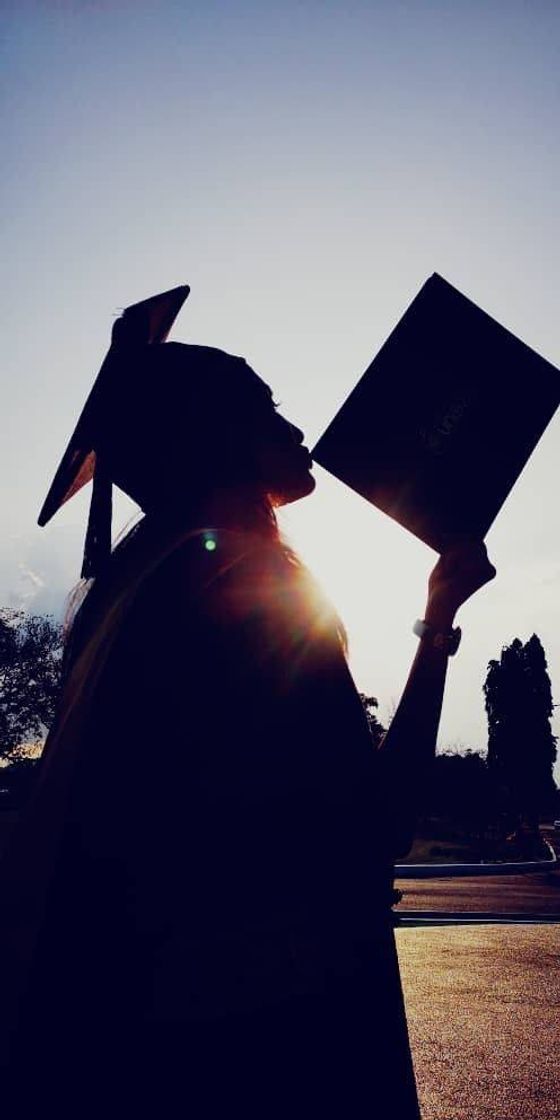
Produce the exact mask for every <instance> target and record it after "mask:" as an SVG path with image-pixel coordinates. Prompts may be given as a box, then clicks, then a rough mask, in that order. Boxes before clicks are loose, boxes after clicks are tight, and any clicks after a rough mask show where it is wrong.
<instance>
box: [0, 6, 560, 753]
mask: <svg viewBox="0 0 560 1120" xmlns="http://www.w3.org/2000/svg"><path fill="white" fill-rule="evenodd" d="M2 8H3V12H4V20H3V22H4V27H5V31H4V35H5V39H4V48H3V53H4V59H3V71H4V86H3V98H2V100H3V117H4V130H3V132H4V137H3V150H2V154H3V165H4V177H3V180H4V182H3V206H2V217H3V224H4V237H3V242H4V254H3V259H4V264H5V267H4V269H3V290H2V307H3V310H4V313H5V326H4V332H3V333H4V339H5V344H4V345H5V355H4V362H3V366H2V374H1V376H2V416H3V425H2V437H3V440H2V471H1V476H0V478H1V502H2V516H3V522H4V526H5V536H4V546H3V549H2V557H1V559H0V602H3V603H8V602H19V601H25V602H26V603H27V604H28V605H31V606H33V608H34V609H46V608H49V609H56V608H57V606H60V604H61V602H62V597H63V593H64V591H65V590H66V589H67V587H68V586H69V584H71V583H72V581H73V580H74V579H75V578H76V576H77V573H78V568H79V561H80V549H81V544H82V540H83V526H84V523H85V517H86V510H87V500H86V499H85V498H82V497H81V498H80V499H76V500H75V501H74V502H73V503H71V504H70V505H69V506H68V507H67V508H66V509H65V510H64V512H63V513H62V514H61V515H60V516H59V518H58V519H57V521H56V522H55V523H54V524H53V525H52V527H49V529H47V530H43V531H41V530H39V529H36V528H35V527H34V526H35V520H36V516H37V513H38V510H39V507H40V505H41V503H42V500H43V497H44V495H45V492H46V488H47V485H48V483H49V481H50V477H51V475H52V473H53V470H54V468H55V466H56V464H57V462H58V459H59V456H60V453H61V452H62V450H63V447H64V445H65V442H66V439H67V436H68V435H69V432H70V430H71V428H72V426H73V423H74V421H75V418H76V415H77V413H78V411H79V409H80V407H81V405H82V402H83V400H84V398H85V395H86V393H87V391H88V389H89V387H90V384H91V381H92V378H93V376H94V374H95V372H96V370H97V367H98V365H99V362H100V360H101V357H102V355H103V353H104V351H105V349H106V345H107V341H108V336H109V331H110V326H111V322H112V319H113V317H114V315H115V313H117V311H118V309H119V308H120V307H122V306H124V305H126V304H128V303H131V302H133V301H135V300H137V299H140V298H142V297H144V296H147V295H150V294H152V293H153V292H156V291H158V290H162V289H164V288H168V287H171V286H173V285H175V284H178V283H182V282H187V283H189V284H191V286H192V295H191V298H190V299H189V301H188V303H187V305H186V306H185V309H184V311H183V313H182V315H181V318H180V320H179V322H178V324H177V328H176V331H175V336H174V337H176V338H179V339H183V340H185V341H196V342H204V343H209V344H214V345H218V346H221V347H223V348H224V349H227V350H231V351H232V352H234V353H239V354H243V355H244V356H245V357H246V358H247V359H248V360H249V361H250V362H251V363H252V364H253V365H254V366H255V368H256V369H257V370H259V371H260V372H261V373H262V374H263V375H264V376H265V377H266V379H267V380H268V381H269V383H270V384H271V385H272V386H273V388H274V391H275V393H276V396H277V398H279V399H280V400H281V401H282V404H283V411H284V412H285V413H286V414H287V415H289V416H290V417H292V418H294V419H295V420H297V421H298V423H299V424H300V425H301V426H302V427H303V428H304V429H305V430H306V433H307V436H308V443H309V444H310V445H312V444H313V442H314V441H315V439H316V438H317V436H318V435H319V434H320V433H321V431H322V430H323V429H324V427H325V426H326V423H327V422H328V421H329V420H330V419H331V417H332V415H333V414H334V412H335V410H336V408H337V407H338V405H339V404H340V403H341V401H342V399H343V398H344V397H345V395H346V394H347V392H348V391H349V389H350V388H351V387H352V386H353V384H354V383H355V381H356V380H357V378H358V376H359V375H360V374H361V373H362V372H363V370H364V368H365V367H366V366H367V365H368V364H369V362H370V360H371V358H372V356H373V355H374V353H375V352H376V351H377V350H378V348H379V346H380V345H381V343H382V342H383V341H384V339H385V338H386V336H387V335H388V333H389V332H390V330H391V329H392V327H393V326H394V325H395V323H396V321H397V320H398V318H399V317H400V315H401V314H402V312H403V311H404V309H405V307H406V306H407V304H408V303H409V302H410V300H411V299H412V297H413V296H414V294H415V293H416V291H417V290H418V288H419V287H420V285H421V284H422V283H423V282H424V280H425V279H426V277H427V276H428V275H429V274H430V273H432V272H433V271H434V270H437V271H438V272H440V273H442V275H444V276H445V277H446V278H447V279H448V280H450V281H451V282H452V283H453V284H455V285H456V286H457V287H458V288H460V289H461V290H462V291H464V292H465V294H467V295H469V296H470V297H471V298H473V299H474V300H475V301H476V302H477V303H479V304H480V305H481V306H482V307H484V308H485V310H487V311H489V312H490V313H491V314H492V315H494V316H495V317H496V318H497V319H499V320H500V321H501V322H503V323H504V324H505V325H506V326H507V327H509V328H510V329H511V330H513V331H514V332H515V333H516V334H518V335H519V336H520V337H521V338H523V339H524V340H525V341H526V342H528V343H529V344H530V345H532V346H534V347H535V349H537V350H538V351H539V352H540V353H542V354H543V355H544V356H545V357H547V358H549V359H550V360H551V361H553V362H554V363H556V364H558V363H560V325H559V295H560V283H559V266H558V259H559V248H560V244H559V242H560V237H559V233H560V230H559V201H558V198H559V180H560V156H559V147H558V136H559V128H558V126H559V112H558V108H559V75H560V57H559V56H560V49H559V48H560V4H559V3H558V2H557V0H532V2H529V0H527V2H520V0H484V2H478V0H468V2H462V0H447V2H431V3H429V2H424V0H409V2H404V0H401V2H399V0H396V2H395V0H393V2H392V3H389V2H375V0H374V2H371V0H370V2H367V3H366V2H363V3H360V2H351V0H350V2H345V3H343V4H342V3H329V2H324V3H318V2H315V3H311V2H309V3H305V2H301V3H295V2H290V0H284V3H282V4H279V3H278V4H274V5H273V4H268V3H266V0H264V2H261V3H258V4H257V3H236V2H235V0H230V2H229V3H215V2H212V0H206V2H204V3H188V2H182V3H180V2H177V3H173V2H169V0H167V2H166V0H163V2H160V3H157V4H156V3H153V4H145V3H143V2H142V0H140V2H138V0H135V2H133V0H131V2H130V3H119V2H118V0H107V2H105V3H101V2H100V3H95V2H90V3H86V2H84V3H70V2H63V0H59V2H56V3H55V2H51V3H48V2H43V3H27V2H26V0H17V2H12V3H4V4H3V5H2ZM527 391H528V392H530V386H528V387H527ZM379 422H380V423H382V422H383V418H382V417H379ZM559 436H560V416H558V415H557V416H556V418H555V419H554V421H553V422H552V424H551V425H550V427H549V429H548V431H547V432H546V434H545V436H544V438H543V440H542V441H541V443H540V444H539V447H538V448H537V451H536V452H535V454H534V456H533V458H532V459H531V461H530V463H529V465H528V467H527V468H526V471H525V472H524V474H523V476H522V478H521V480H520V481H519V483H518V484H517V486H516V488H515V489H514V491H513V492H512V495H511V496H510V498H509V500H508V502H507V505H506V507H505V508H504V510H503V512H502V514H501V515H500V517H499V519H498V521H497V523H496V525H495V527H494V528H493V529H492V530H491V532H490V534H489V538H488V547H489V551H490V553H491V555H492V557H493V559H494V561H495V563H496V565H497V567H498V569H499V576H498V580H497V581H495V582H494V583H493V584H492V585H491V586H489V587H488V588H486V589H485V590H484V591H483V592H482V593H481V594H480V595H479V596H478V597H477V599H476V600H473V602H472V603H471V604H468V605H467V606H466V607H465V608H464V610H463V611H462V612H461V616H460V621H461V623H462V625H463V628H464V640H463V647H462V649H461V652H460V655H459V656H458V657H457V658H456V660H455V661H454V662H453V663H452V665H451V669H450V680H449V686H448V690H447V694H446V700H445V707H444V716H443V721H442V731H441V736H440V744H441V745H442V746H443V745H446V744H451V743H456V742H462V743H463V744H465V745H470V746H474V747H484V746H485V743H486V723H485V716H484V708H483V702H482V692H481V686H482V681H483V679H484V675H485V669H486V665H487V662H488V660H489V659H490V658H491V657H494V656H497V655H498V654H499V651H500V649H501V646H502V645H503V644H504V643H505V642H508V641H510V640H511V638H512V637H514V636H515V635H519V636H520V637H521V638H523V639H526V638H528V637H529V636H530V635H531V633H532V632H533V631H536V632H537V633H538V634H539V635H540V637H541V639H542V641H543V644H544V646H545V649H546V652H547V655H548V658H549V666H550V670H551V674H552V678H553V686H554V688H555V693H556V697H557V698H558V699H559V700H560V555H559V539H560V531H559V530H560V524H559V523H560V514H559V510H558V506H559V503H558V496H557V495H558V479H559V477H560V439H559ZM316 475H317V479H318V487H317V491H316V493H315V495H314V496H313V497H312V498H310V499H308V500H307V501H306V502H303V503H300V504H299V506H294V507H293V508H292V509H291V510H289V511H287V512H286V514H285V516H284V517H283V519H282V523H283V526H284V528H285V530H286V532H287V533H288V534H289V536H290V539H291V540H292V543H293V544H294V545H295V546H296V547H297V548H298V549H299V550H300V552H301V554H302V555H303V557H304V558H305V559H306V560H307V561H308V562H309V564H310V566H311V567H312V568H313V570H314V571H315V573H316V574H317V575H318V577H319V579H320V580H321V582H322V583H323V585H324V587H325V588H326V589H327V591H328V593H329V594H330V596H331V597H332V599H333V600H334V602H335V603H336V605H337V607H338V608H339V610H340V613H341V614H342V616H343V618H344V619H345V621H346V624H347V626H348V630H349V635H350V643H351V662H352V667H353V670H354V674H355V677H356V680H357V682H358V684H359V685H360V686H361V687H363V688H365V689H366V690H367V691H370V692H374V693H375V694H377V695H378V696H379V698H380V700H381V702H382V705H381V714H382V715H383V714H384V713H385V712H386V711H387V708H388V706H390V705H391V704H392V702H393V701H395V700H396V699H397V698H398V696H399V694H400V690H401V688H402V685H403V683H404V680H405V677H406V673H407V670H408V664H409V662H410V660H411V658H412V655H413V652H414V648H415V644H416V639H415V638H414V637H413V636H412V634H411V625H412V622H413V621H414V619H415V618H416V617H418V616H419V615H421V614H422V609H423V605H424V587H425V582H426V578H427V575H428V572H429V570H430V567H431V566H432V564H433V562H434V559H435V557H434V555H433V554H432V553H431V552H430V551H429V550H428V549H427V548H426V547H425V546H423V545H421V544H420V543H419V542H417V541H416V540H415V539H414V538H412V537H411V536H409V535H408V534H407V533H406V532H405V531H404V530H402V529H400V528H399V527H398V526H396V525H395V524H393V523H392V522H391V521H390V520H389V519H388V518H386V517H384V516H383V515H382V514H380V513H377V512H376V511H375V510H373V509H372V508H371V507H369V506H368V505H367V504H366V503H365V502H364V501H362V500H361V499H360V498H358V497H357V496H356V495H354V494H352V493H351V492H350V491H348V490H346V489H345V488H344V487H342V486H341V485H340V484H338V483H336V482H334V480H332V479H330V478H329V477H328V476H327V475H326V474H325V473H324V472H322V471H321V470H320V468H317V469H316ZM124 516H125V511H124V508H123V509H122V510H121V511H120V521H121V522H122V521H123V519H124ZM118 520H119V518H117V521H118ZM116 527H117V528H118V525H117V526H116ZM559 723H560V721H557V724H556V726H557V729H558V730H560V726H559Z"/></svg>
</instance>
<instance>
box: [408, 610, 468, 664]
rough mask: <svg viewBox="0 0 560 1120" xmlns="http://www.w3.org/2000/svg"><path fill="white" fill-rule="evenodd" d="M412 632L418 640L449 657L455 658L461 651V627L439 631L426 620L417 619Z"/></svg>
mask: <svg viewBox="0 0 560 1120" xmlns="http://www.w3.org/2000/svg"><path fill="white" fill-rule="evenodd" d="M412 630H413V633H414V634H416V636H417V637H418V638H420V639H422V640H423V641H427V642H428V643H429V644H430V645H431V646H433V648H434V649H437V650H440V651H441V652H442V653H446V654H447V655H448V656H449V657H453V655H454V654H455V653H457V650H458V649H459V644H460V642H461V627H460V626H456V627H455V629H454V630H447V631H439V630H436V628H435V626H431V625H430V623H429V622H426V621H425V619H422V618H417V619H416V622H415V623H414V626H413V627H412Z"/></svg>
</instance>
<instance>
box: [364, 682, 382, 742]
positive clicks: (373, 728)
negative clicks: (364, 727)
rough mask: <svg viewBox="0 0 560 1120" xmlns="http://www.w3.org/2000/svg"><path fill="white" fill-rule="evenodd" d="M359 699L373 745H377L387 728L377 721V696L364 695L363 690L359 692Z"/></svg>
mask: <svg viewBox="0 0 560 1120" xmlns="http://www.w3.org/2000/svg"><path fill="white" fill-rule="evenodd" d="M360 700H361V701H362V705H363V708H364V712H365V714H366V719H367V722H368V727H369V732H370V735H371V737H372V739H373V743H374V746H376V747H378V746H379V744H380V742H381V740H382V738H383V736H384V735H385V733H386V730H387V728H386V727H383V724H382V723H380V722H379V720H378V718H377V715H376V710H377V708H378V707H379V701H378V700H377V697H375V696H366V694H365V693H364V692H360Z"/></svg>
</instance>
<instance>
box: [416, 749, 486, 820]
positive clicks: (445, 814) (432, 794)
mask: <svg viewBox="0 0 560 1120" xmlns="http://www.w3.org/2000/svg"><path fill="white" fill-rule="evenodd" d="M489 811H490V796H489V779H488V767H487V765H486V760H485V759H484V758H483V757H482V755H480V754H478V753H477V752H476V751H472V750H467V751H464V752H461V753H460V752H459V751H445V752H444V753H443V754H437V755H436V756H435V758H434V761H433V764H432V770H431V774H430V780H429V782H428V783H427V789H426V815H427V816H430V817H436V818H438V819H439V820H440V821H445V822H447V825H448V826H451V827H452V830H457V831H458V832H461V833H463V834H465V835H469V836H480V835H481V834H482V833H483V832H484V830H485V828H486V826H487V823H488V816H489ZM448 830H449V829H448Z"/></svg>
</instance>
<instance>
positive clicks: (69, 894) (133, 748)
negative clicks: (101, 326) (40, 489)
mask: <svg viewBox="0 0 560 1120" xmlns="http://www.w3.org/2000/svg"><path fill="white" fill-rule="evenodd" d="M185 295H186V291H185V290H184V289H183V290H178V291H175V292H172V293H166V294H165V295H164V296H162V297H157V298H156V299H154V300H151V301H146V302H145V303H144V304H141V305H136V306H135V307H134V308H129V309H128V310H127V312H125V314H124V316H123V317H122V318H121V319H120V320H119V321H118V322H117V323H116V324H115V329H114V335H113V343H112V346H111V349H110V351H109V355H108V357H107V359H106V361H105V364H104V366H103V367H102V371H101V373H100V375H99V378H98V380H97V382H96V385H95V387H94V390H93V392H92V394H91V396H90V398H89V401H88V403H87V405H86V408H85V409H84V412H83V414H82V417H81V418H80V421H79V424H78V427H77V429H76V432H75V433H74V436H73V438H72V441H71V443H70V446H69V448H68V450H67V452H66V455H65V457H64V459H63V462H62V464H61V467H60V468H59V471H58V474H57V476H56V478H55V482H54V483H53V487H52V488H51V491H50V494H49V497H48V499H47V502H46V503H45V507H44V509H43V512H42V517H41V521H42V522H43V523H44V522H45V521H46V520H48V519H49V517H50V516H52V514H53V513H54V512H55V511H56V509H57V508H58V507H59V505H60V504H61V503H62V502H63V501H64V500H66V498H67V497H70V496H71V494H72V493H74V492H75V490H76V489H78V488H79V486H80V485H81V484H82V483H83V482H84V481H86V480H87V478H88V477H91V475H92V474H93V475H94V493H93V499H92V510H91V515H90V524H89V528H88V537H87V542H86V561H85V572H86V574H87V575H91V574H94V575H95V577H96V578H95V580H94V582H93V584H92V585H91V587H90V589H89V591H88V593H87V595H86V597H85V599H84V601H83V604H82V606H81V607H80V609H79V611H78V613H77V616H76V619H75V622H74V625H73V628H72V631H71V634H70V639H69V645H68V649H67V654H66V669H65V686H64V693H63V696H62V701H61V704H60V708H59V713H58V716H57V720H56V723H55V726H54V728H53V729H52V731H51V734H50V736H49V740H48V742H47V746H46V749H45V753H44V758H43V761H42V764H41V773H40V778H39V783H38V789H37V792H36V795H35V798H34V801H33V803H32V804H31V806H30V808H29V812H28V814H27V817H26V819H25V820H24V822H23V824H22V826H21V829H20V834H19V836H18V837H16V841H15V843H14V846H13V849H12V852H11V854H10V857H9V859H8V861H7V863H6V869H5V878H6V876H7V886H6V887H5V890H4V892H3V898H4V900H5V902H6V906H8V907H9V906H11V908H12V909H11V916H12V927H15V933H14V934H13V941H12V945H11V949H9V950H7V951H9V952H10V953H11V960H12V962H13V969H12V973H13V978H14V980H13V993H12V994H13V1004H14V1009H15V1010H14V1016H15V1015H16V1012H17V1024H18V1025H17V1028H14V1030H13V1032H12V1039H11V1052H12V1075H14V1073H15V1078H14V1077H13V1080H15V1081H16V1083H17V1087H18V1093H19V1099H20V1102H21V1101H27V1102H28V1103H31V1102H33V1103H38V1102H39V1101H40V1102H41V1103H42V1104H43V1105H44V1102H45V1101H48V1102H49V1104H50V1105H52V1106H54V1107H56V1108H57V1109H58V1110H59V1113H60V1112H62V1113H63V1114H66V1112H67V1113H68V1114H70V1113H72V1114H73V1115H78V1116H80V1115H85V1114H86V1113H87V1112H88V1110H89V1109H91V1110H92V1111H97V1112H98V1111H99V1109H103V1110H104V1112H105V1114H107V1115H113V1113H114V1114H115V1115H116V1114H118V1113H119V1112H121V1113H123V1114H124V1115H131V1114H132V1111H133V1110H137V1109H144V1108H149V1109H151V1111H152V1114H154V1115H158V1116H178V1117H179V1116H181V1117H182V1116H185V1117H198V1116H201V1117H202V1116H218V1115H220V1116H223V1115H230V1114H239V1115H241V1116H243V1115H244V1116H251V1117H253V1116H254V1117H256V1116H259V1117H262V1118H263V1120H266V1118H267V1117H269V1116H274V1115H278V1116H285V1117H287V1116H296V1117H298V1116H302V1117H303V1116H305V1117H315V1116H317V1117H319V1116H321V1115H323V1114H324V1113H325V1111H326V1110H327V1109H328V1110H329V1114H332V1115H338V1116H341V1117H342V1116H344V1117H358V1116H360V1117H361V1116H364V1117H366V1116H367V1117H370V1118H375V1117H386V1116H391V1117H403V1118H406V1120H409V1118H413V1117H416V1116H417V1115H418V1106H417V1101H416V1091H415V1086H414V1077H413V1073H412V1065H411V1061H410V1054H409V1048H408V1040H407V1031H406V1021H405V1016H404V1009H403V1003H402V997H401V989H400V983H399V975H398V966H397V962H396V956H395V949H394V940H393V933H392V923H391V909H390V907H391V895H392V890H391V888H392V874H391V872H392V863H393V861H394V859H395V857H396V856H398V855H402V854H403V853H404V852H406V851H407V849H408V847H409V845H410V842H411V838H412V829H413V823H414V814H415V810H416V805H417V799H418V791H419V789H420V788H421V785H422V781H423V777H424V774H425V772H426V769H427V765H428V763H429V760H430V758H431V757H432V754H433V750H434V744H435V738H436V731H437V726H438V721H439V715H440V709H441V701H442V694H443V687H444V679H445V671H446V664H447V657H448V653H449V649H450V646H451V644H452V642H453V641H454V640H455V639H454V637H453V636H452V635H451V629H452V624H453V619H454V615H455V612H456V609H457V608H458V606H459V605H460V604H461V602H463V601H464V600H465V599H466V598H467V597H468V596H469V595H470V594H472V593H473V592H474V591H475V590H476V589H477V588H478V587H479V586H481V585H482V584H483V583H485V582H486V581H487V580H488V579H490V578H492V575H493V574H494V571H493V569H492V568H491V566H490V565H489V563H488V560H487V559H486V553H485V549H484V546H483V545H472V546H468V547H465V548H464V549H460V550H458V551H456V552H455V553H454V554H449V555H446V556H444V557H442V559H440V561H439V562H438V564H437V566H436V568H435V570H434V572H433V573H432V576H431V579H430V585H429V591H428V600H427V605H426V610H425V615H424V617H425V620H426V622H427V624H428V627H429V629H427V630H426V635H425V636H424V637H423V638H422V640H421V641H420V644H419V648H418V653H417V656H416V658H415V661H414V664H413V666H412V669H411V673H410V677H409V680H408V683H407V685H406V688H405V692H404V695H403V698H402V700H401V703H400V705H399V708H398V711H397V713H396V715H395V717H394V720H393V722H392V724H391V728H390V731H389V732H388V734H387V736H386V738H385V741H384V743H383V745H382V747H381V749H380V750H379V751H374V749H373V747H372V743H371V740H370V737H369V733H368V728H367V724H366V721H365V717H364V713H363V710H362V706H361V703H360V699H359V697H358V694H357V691H356V688H355V686H354V684H353V682H352V679H351V676H350V673H349V670H348V666H347V663H346V658H345V650H344V635H343V632H342V628H341V626H340V624H339V622H338V620H337V618H336V615H335V614H334V613H333V611H332V609H331V608H330V607H329V605H328V604H327V603H326V602H325V601H324V599H323V598H322V596H321V595H320V594H319V592H318V591H317V589H316V587H315V586H314V584H313V581H312V580H311V578H310V576H309V575H308V573H307V572H306V571H305V569H304V568H303V566H302V565H301V563H300V562H299V561H298V560H297V558H296V557H295V556H294V555H293V553H292V552H291V551H290V550H289V549H288V548H287V547H286V546H285V544H284V543H283V542H282V540H281V538H280V537H279V534H278V530H277V525H276V519H275V515H274V508H275V507H276V506H277V505H281V504H283V503H285V502H291V501H294V500H296V499H298V498H302V497H305V496H306V495H307V494H309V493H310V492H311V491H312V489H313V487H314V481H313V479H312V476H311V474H310V467H311V459H310V455H309V453H308V452H307V450H306V449H305V448H304V446H303V443H302V440H303V436H302V433H301V432H300V431H299V430H298V429H297V428H295V427H294V426H293V425H292V424H291V423H289V422H288V421H287V420H286V419H284V418H283V417H282V416H281V415H280V414H279V413H278V411H277V409H276V407H275V405H274V402H273V398H272V393H271V391H270V389H269V388H268V386H267V385H266V384H265V383H264V382H263V381H262V380H261V379H260V377H258V376H257V374H256V373H254V372H253V370H252V369H250V367H249V366H248V365H247V364H246V363H245V362H244V361H243V360H242V359H239V358H234V357H231V356H230V355H227V354H225V353H223V352H221V351H219V350H215V349H209V348H205V347H197V346H186V345H181V344H178V343H167V344H166V345H162V344H161V342H162V340H163V339H164V338H165V336H166V332H167V330H168V328H169V326H170V324H171V323H172V321H173V319H174V317H175V314H176V312H177V310H178V307H179V306H180V304H181V303H182V300H183V299H184V297H185ZM111 483H116V484H117V485H118V486H119V487H121V489H123V490H124V491H126V493H128V494H129V495H130V496H131V497H132V498H133V499H134V500H135V501H136V502H138V504H139V505H140V506H141V508H142V510H143V512H144V518H143V520H142V521H141V522H140V523H139V525H138V526H136V528H135V529H133V530H132V532H131V533H129V535H128V536H127V537H126V538H125V540H124V541H123V542H122V543H121V544H120V545H119V546H118V547H117V548H116V549H115V550H114V551H113V553H112V554H110V487H111ZM349 576H350V577H351V572H349ZM372 641H376V642H378V643H383V641H384V636H383V634H382V633H378V634H374V635H372Z"/></svg>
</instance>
